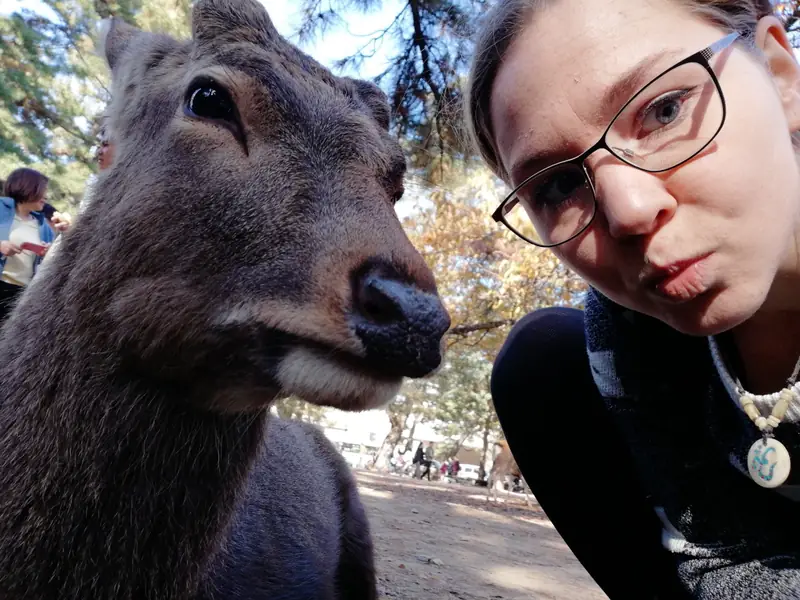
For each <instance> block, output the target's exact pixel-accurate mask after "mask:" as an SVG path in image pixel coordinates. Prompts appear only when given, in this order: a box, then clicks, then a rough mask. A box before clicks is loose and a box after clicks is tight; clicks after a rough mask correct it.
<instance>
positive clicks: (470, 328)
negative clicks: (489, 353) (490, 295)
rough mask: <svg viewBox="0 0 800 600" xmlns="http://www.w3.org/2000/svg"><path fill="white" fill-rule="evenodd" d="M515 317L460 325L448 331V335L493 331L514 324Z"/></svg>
mask: <svg viewBox="0 0 800 600" xmlns="http://www.w3.org/2000/svg"><path fill="white" fill-rule="evenodd" d="M515 322H516V321H515V320H514V319H501V320H498V321H486V322H485V323H472V324H470V325H459V326H457V327H453V328H452V329H451V330H450V331H448V332H447V333H448V335H467V334H470V333H475V332H476V331H491V330H492V329H498V328H500V327H506V326H507V325H513V324H514V323H515Z"/></svg>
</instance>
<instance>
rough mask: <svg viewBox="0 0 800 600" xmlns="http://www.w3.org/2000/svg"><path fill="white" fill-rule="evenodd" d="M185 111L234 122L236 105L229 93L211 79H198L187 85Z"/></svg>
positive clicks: (192, 114)
mask: <svg viewBox="0 0 800 600" xmlns="http://www.w3.org/2000/svg"><path fill="white" fill-rule="evenodd" d="M186 111H187V112H188V113H189V114H190V115H191V116H193V117H200V118H202V119H214V120H216V121H228V122H231V123H234V122H236V105H235V104H234V103H233V99H232V98H231V95H230V94H229V93H228V91H227V90H226V89H225V88H223V87H222V86H220V85H219V84H217V83H215V82H213V81H198V82H196V83H194V84H192V85H191V86H190V87H189V91H188V93H187V94H186Z"/></svg>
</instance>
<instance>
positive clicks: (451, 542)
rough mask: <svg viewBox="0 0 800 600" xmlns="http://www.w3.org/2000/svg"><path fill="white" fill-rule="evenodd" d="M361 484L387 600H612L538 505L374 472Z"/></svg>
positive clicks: (474, 489) (383, 595) (362, 478)
mask: <svg viewBox="0 0 800 600" xmlns="http://www.w3.org/2000/svg"><path fill="white" fill-rule="evenodd" d="M356 478H357V479H358V483H359V489H360V490H361V496H362V499H363V501H364V504H365V505H366V507H367V512H368V514H369V518H370V524H371V526H372V531H373V537H374V539H375V546H376V548H375V549H376V556H377V562H378V570H379V580H380V588H381V596H380V597H381V598H382V599H387V600H388V599H391V600H442V599H453V600H489V599H491V600H523V599H529V598H543V599H544V598H548V599H549V598H552V599H559V600H561V599H563V600H567V599H569V600H576V599H579V600H583V599H586V600H601V599H603V598H606V596H605V595H604V594H603V593H602V592H601V591H600V589H599V588H598V587H597V585H596V584H595V583H594V582H593V581H592V579H591V578H590V577H589V575H588V574H587V573H586V571H585V570H584V569H583V567H582V566H581V565H580V563H578V561H577V560H576V559H575V557H574V556H573V555H572V553H571V552H570V550H569V548H567V546H566V545H565V544H564V542H563V541H562V539H561V537H560V536H559V535H558V533H557V532H556V531H555V530H554V529H553V527H552V525H551V524H550V521H549V520H548V519H547V517H546V516H545V514H544V513H543V512H542V510H541V509H540V508H539V506H538V504H536V503H535V501H534V502H533V505H534V507H533V508H528V507H527V506H525V500H524V496H522V495H512V499H511V501H510V502H509V503H507V504H506V503H501V504H494V503H487V502H486V489H485V488H479V487H471V486H464V485H459V484H447V483H444V482H428V481H417V480H413V479H410V478H407V477H396V476H390V475H382V474H378V473H373V472H367V471H358V472H356ZM500 496H501V498H504V497H505V494H503V493H501V494H500Z"/></svg>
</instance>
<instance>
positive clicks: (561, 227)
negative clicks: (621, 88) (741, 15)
mask: <svg viewBox="0 0 800 600" xmlns="http://www.w3.org/2000/svg"><path fill="white" fill-rule="evenodd" d="M738 37H739V34H738V33H731V34H729V35H727V36H725V37H724V38H722V39H721V40H719V41H718V42H716V43H714V44H711V45H710V46H708V47H707V48H705V49H703V50H701V51H699V52H696V53H695V54H692V55H691V56H689V57H688V58H685V59H683V60H682V61H680V62H679V63H677V64H676V65H673V66H672V67H670V68H669V69H667V70H666V71H664V72H663V73H662V74H661V75H659V76H658V77H656V78H655V79H653V80H651V81H650V83H648V84H647V85H646V86H644V87H643V88H642V89H641V90H639V92H637V93H636V94H635V95H634V96H633V98H631V99H630V100H628V102H627V103H626V104H625V105H624V106H623V107H622V108H621V109H620V110H619V112H618V113H617V114H616V116H615V117H614V118H613V119H612V120H611V123H610V124H609V125H608V127H607V128H606V131H605V132H604V133H603V135H602V137H601V138H600V140H599V141H598V142H597V143H596V144H594V145H593V146H591V147H590V148H589V149H588V150H586V151H585V152H583V153H582V154H580V155H579V156H576V157H574V158H570V159H568V160H565V161H561V162H559V163H556V164H554V165H551V166H549V167H547V168H546V169H543V170H541V171H539V172H537V173H534V174H533V175H531V176H530V177H528V178H526V179H525V180H524V181H523V182H522V183H520V184H519V185H518V186H517V187H516V188H515V189H514V190H513V191H512V192H511V193H510V194H509V195H508V196H507V197H506V198H505V199H504V200H503V202H502V203H501V204H500V206H499V207H498V208H497V210H496V211H495V212H494V214H493V215H492V218H493V219H494V220H495V221H499V222H501V223H503V224H504V225H505V226H506V227H508V228H509V229H510V230H511V231H513V232H514V233H515V234H517V235H518V236H519V237H521V238H522V239H523V240H525V241H527V242H530V243H531V244H534V245H536V246H541V247H544V248H552V247H553V246H558V245H560V244H564V243H566V242H569V241H570V240H572V239H574V238H576V237H577V236H579V235H580V234H581V233H583V232H584V231H586V229H587V228H588V227H589V226H590V225H591V224H592V221H593V220H594V217H595V214H596V213H597V197H596V194H595V188H594V181H593V179H592V175H591V174H590V172H589V170H588V169H587V167H586V164H585V162H586V159H587V158H589V156H590V155H591V154H593V153H594V152H596V151H597V150H607V151H608V152H610V153H611V154H612V155H613V156H615V157H616V158H618V159H619V160H621V161H622V162H624V163H626V164H628V165H630V166H632V167H635V168H637V169H640V170H642V171H646V172H648V173H661V172H664V171H669V170H670V169H674V168H676V167H678V166H680V165H682V164H683V163H685V162H688V161H689V160H691V159H692V158H694V157H695V156H697V155H698V154H699V153H700V152H702V151H703V150H704V149H705V148H706V147H707V146H708V145H709V144H710V143H711V142H712V141H713V140H714V138H715V137H716V136H717V134H718V133H719V132H720V130H721V129H722V126H723V124H724V123H725V113H726V110H725V98H724V96H723V94H722V88H721V86H720V83H719V80H718V79H717V76H716V75H715V74H714V70H713V69H712V68H711V64H710V63H709V60H710V59H711V58H712V57H713V56H714V55H716V54H719V53H720V52H722V51H723V50H725V49H726V48H728V47H729V46H730V45H731V44H733V42H734V41H735V40H736V39H737V38H738Z"/></svg>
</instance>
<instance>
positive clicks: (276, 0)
mask: <svg viewBox="0 0 800 600" xmlns="http://www.w3.org/2000/svg"><path fill="white" fill-rule="evenodd" d="M262 4H264V5H265V6H266V8H267V10H268V11H269V14H270V17H272V21H273V22H274V23H275V27H277V28H278V31H280V32H281V34H283V35H284V36H286V37H288V38H289V39H291V40H292V41H293V42H295V43H296V42H297V40H296V39H295V38H294V37H293V34H294V32H295V31H296V30H297V26H298V25H299V22H300V18H299V14H298V11H297V10H298V5H299V4H300V2H299V1H298V0H262ZM382 4H383V7H382V8H381V10H380V11H376V12H373V13H371V14H367V15H363V14H360V13H358V12H350V13H347V14H346V15H345V20H346V26H345V27H343V28H338V29H335V30H331V31H328V32H327V33H326V34H325V36H324V38H320V39H319V40H318V41H317V42H316V43H315V44H313V45H310V46H304V47H303V50H304V51H306V52H307V53H308V54H310V55H311V56H313V57H314V58H316V59H317V60H318V61H319V62H321V63H322V64H324V65H328V66H330V65H331V64H332V63H333V62H334V61H335V60H337V59H340V58H343V57H345V56H349V55H351V54H353V53H355V52H356V51H357V50H358V49H359V48H361V47H362V46H363V45H364V44H365V43H366V42H367V41H369V37H368V36H369V34H371V33H373V32H375V31H380V30H382V29H383V28H385V27H386V26H387V25H389V23H391V21H392V19H394V17H395V16H396V15H397V13H398V12H399V11H400V9H401V8H402V6H403V4H404V2H402V1H401V0H387V1H386V2H384V3H382ZM21 8H28V9H31V10H33V11H36V12H40V13H42V14H43V15H45V16H48V13H49V10H48V8H47V6H46V5H45V4H44V3H42V2H41V0H0V14H9V13H11V12H13V11H15V10H19V9H21ZM391 44H392V41H391V40H389V39H387V40H385V42H384V43H383V44H382V45H381V46H380V47H379V48H378V49H377V52H376V53H375V56H373V57H372V58H370V59H368V60H367V61H365V63H364V64H363V65H362V68H361V69H360V71H359V72H348V73H347V74H348V75H355V76H360V77H364V78H370V77H374V76H375V75H377V74H378V73H380V72H382V71H383V70H384V69H385V68H386V56H387V53H389V54H390V53H391V50H392V47H391Z"/></svg>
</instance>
